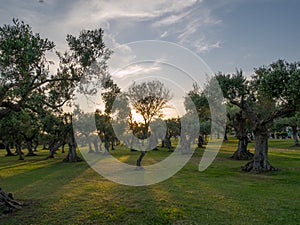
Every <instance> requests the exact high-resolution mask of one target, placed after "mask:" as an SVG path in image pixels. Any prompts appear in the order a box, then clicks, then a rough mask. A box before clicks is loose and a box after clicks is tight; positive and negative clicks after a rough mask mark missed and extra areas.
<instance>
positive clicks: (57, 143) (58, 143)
mask: <svg viewBox="0 0 300 225" xmlns="http://www.w3.org/2000/svg"><path fill="white" fill-rule="evenodd" d="M60 146H61V141H55V142H54V143H52V144H51V147H50V155H49V156H48V157H47V158H54V154H55V153H56V151H57V150H58V148H59V147H60Z"/></svg>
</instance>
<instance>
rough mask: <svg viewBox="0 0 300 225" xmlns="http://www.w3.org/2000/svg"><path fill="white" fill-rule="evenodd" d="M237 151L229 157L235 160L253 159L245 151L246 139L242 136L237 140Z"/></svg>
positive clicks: (251, 155) (250, 154) (249, 153)
mask: <svg viewBox="0 0 300 225" xmlns="http://www.w3.org/2000/svg"><path fill="white" fill-rule="evenodd" d="M238 140H239V143H238V149H237V150H236V151H235V152H234V153H233V155H232V156H231V157H230V158H232V159H235V160H249V159H252V158H253V154H252V153H251V152H249V151H248V150H247V146H248V137H247V135H246V136H243V137H239V138H238Z"/></svg>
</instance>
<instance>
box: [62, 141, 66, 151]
mask: <svg viewBox="0 0 300 225" xmlns="http://www.w3.org/2000/svg"><path fill="white" fill-rule="evenodd" d="M65 146H66V143H65V142H63V143H62V145H61V153H65Z"/></svg>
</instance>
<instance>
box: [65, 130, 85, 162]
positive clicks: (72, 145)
mask: <svg viewBox="0 0 300 225" xmlns="http://www.w3.org/2000/svg"><path fill="white" fill-rule="evenodd" d="M68 146H69V150H68V155H67V156H66V158H64V160H63V162H81V161H82V159H81V158H80V157H78V156H77V152H76V142H75V137H74V135H73V132H72V135H71V137H70V140H69V143H68Z"/></svg>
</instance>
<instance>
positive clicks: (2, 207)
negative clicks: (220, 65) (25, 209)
mask: <svg viewBox="0 0 300 225" xmlns="http://www.w3.org/2000/svg"><path fill="white" fill-rule="evenodd" d="M21 208H22V204H21V203H20V202H17V201H15V200H14V198H13V196H12V194H11V193H6V192H5V191H3V190H2V189H1V188H0V215H1V214H6V213H11V212H13V211H15V210H18V209H21Z"/></svg>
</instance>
